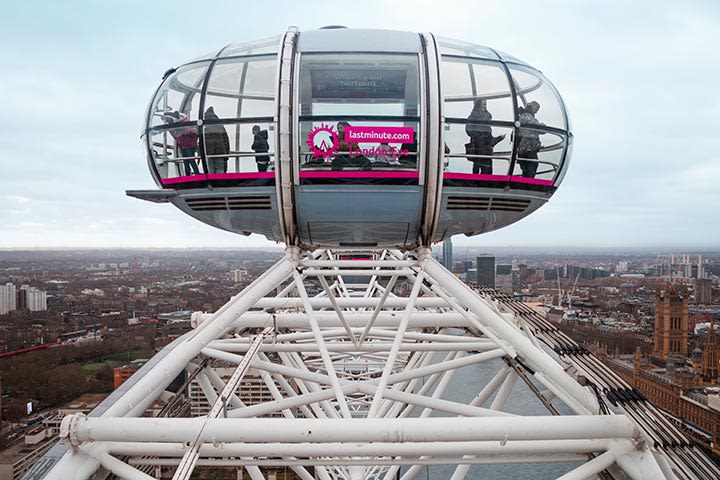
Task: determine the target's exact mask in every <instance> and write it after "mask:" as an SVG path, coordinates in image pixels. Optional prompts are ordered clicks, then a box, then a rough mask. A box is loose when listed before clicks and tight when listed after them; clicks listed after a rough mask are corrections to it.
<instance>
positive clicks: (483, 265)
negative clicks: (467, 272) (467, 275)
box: [475, 255, 495, 288]
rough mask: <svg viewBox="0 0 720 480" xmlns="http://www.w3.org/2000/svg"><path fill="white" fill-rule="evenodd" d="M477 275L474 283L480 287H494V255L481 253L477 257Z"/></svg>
mask: <svg viewBox="0 0 720 480" xmlns="http://www.w3.org/2000/svg"><path fill="white" fill-rule="evenodd" d="M476 262H477V276H476V280H475V283H477V284H478V285H480V286H482V287H489V288H495V257H494V256H493V255H481V256H479V257H477V259H476Z"/></svg>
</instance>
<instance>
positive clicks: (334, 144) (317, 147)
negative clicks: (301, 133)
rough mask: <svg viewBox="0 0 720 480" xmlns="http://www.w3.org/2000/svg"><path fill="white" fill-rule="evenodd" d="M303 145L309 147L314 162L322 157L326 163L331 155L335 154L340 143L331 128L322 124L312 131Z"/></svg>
mask: <svg viewBox="0 0 720 480" xmlns="http://www.w3.org/2000/svg"><path fill="white" fill-rule="evenodd" d="M305 143H306V144H307V146H308V147H310V151H311V152H312V154H313V156H314V157H315V160H317V159H318V158H320V157H322V158H323V159H325V161H327V160H330V158H331V157H332V155H333V153H335V152H337V150H338V144H339V143H340V142H339V140H338V135H337V132H336V131H335V130H334V129H333V127H332V126H330V125H325V124H324V123H323V124H321V125H320V126H319V127H315V128H314V129H312V131H311V132H310V133H309V134H308V136H307V140H306V141H305Z"/></svg>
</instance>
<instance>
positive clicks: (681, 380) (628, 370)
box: [606, 352, 720, 455]
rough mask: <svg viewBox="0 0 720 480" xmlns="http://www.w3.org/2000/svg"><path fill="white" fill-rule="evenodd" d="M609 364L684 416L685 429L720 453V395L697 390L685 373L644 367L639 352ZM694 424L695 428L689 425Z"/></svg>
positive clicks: (660, 403)
mask: <svg viewBox="0 0 720 480" xmlns="http://www.w3.org/2000/svg"><path fill="white" fill-rule="evenodd" d="M606 364H607V365H608V366H609V367H610V368H611V369H612V370H613V371H614V372H615V373H617V374H618V375H620V377H622V379H623V380H625V381H626V382H627V383H629V384H630V385H631V386H632V387H633V388H636V389H637V390H639V391H640V393H642V394H643V395H644V396H645V397H646V398H647V399H648V400H650V401H651V402H652V403H653V404H654V405H656V406H657V407H659V408H661V409H663V410H665V411H667V412H670V413H671V414H672V415H674V416H676V417H678V418H680V419H683V420H682V421H681V422H682V427H683V431H684V432H685V433H686V434H688V435H690V436H691V437H692V438H693V439H694V440H695V441H697V442H700V443H702V444H704V445H705V447H707V448H709V449H712V451H713V453H714V454H716V455H718V454H720V398H719V397H718V395H708V394H706V393H703V390H702V389H695V388H693V387H692V385H689V384H688V383H687V382H686V381H685V380H686V378H687V377H686V376H685V375H683V374H681V373H680V372H678V373H679V374H676V375H660V374H657V373H654V372H652V371H649V370H647V369H646V368H642V365H641V360H640V355H639V352H637V353H636V354H635V358H634V359H633V361H632V362H627V361H622V360H620V359H608V360H607V361H606ZM688 427H692V428H688ZM698 427H699V428H698Z"/></svg>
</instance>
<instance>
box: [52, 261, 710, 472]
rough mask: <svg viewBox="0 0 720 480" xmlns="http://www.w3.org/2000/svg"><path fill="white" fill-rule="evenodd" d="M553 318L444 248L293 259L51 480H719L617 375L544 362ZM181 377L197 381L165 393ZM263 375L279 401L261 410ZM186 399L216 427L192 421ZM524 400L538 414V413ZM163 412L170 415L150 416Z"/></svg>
mask: <svg viewBox="0 0 720 480" xmlns="http://www.w3.org/2000/svg"><path fill="white" fill-rule="evenodd" d="M501 300H502V299H501ZM540 318H541V317H539V316H537V315H536V314H535V317H533V315H532V314H528V313H527V312H525V313H523V312H522V311H520V310H514V307H513V305H512V302H503V301H498V299H496V298H493V297H492V295H490V294H489V293H488V292H479V291H477V290H473V289H471V288H470V287H468V286H467V285H465V284H464V283H462V282H461V281H460V280H459V279H457V278H456V277H455V276H454V275H453V274H452V273H451V272H449V271H447V270H446V269H445V268H444V267H443V266H442V265H440V264H439V263H438V262H437V261H436V260H435V259H433V258H432V257H431V254H430V250H429V249H418V250H416V251H414V252H404V253H403V252H400V251H393V250H383V251H374V252H373V251H369V252H358V251H338V250H317V251H314V252H312V253H301V251H300V250H299V249H297V248H294V247H289V248H288V249H287V251H286V255H285V257H284V258H283V259H281V260H280V261H279V262H278V263H277V264H276V265H274V266H273V267H272V268H270V269H269V270H268V271H266V272H265V273H264V274H263V275H262V276H261V277H259V278H258V279H257V280H255V281H254V282H253V283H252V284H251V285H249V286H248V287H247V288H245V289H244V290H243V291H242V292H241V293H240V294H238V295H237V296H235V297H233V298H232V299H231V300H230V301H229V302H228V303H227V304H226V305H225V306H223V307H222V308H221V309H219V310H218V311H217V312H215V313H211V314H210V313H199V312H198V313H196V314H194V315H193V324H194V329H193V330H192V331H191V332H189V333H187V334H185V335H184V336H182V337H180V338H179V339H177V340H176V341H175V342H173V343H172V344H170V345H168V346H167V347H166V348H165V349H164V350H163V351H161V352H160V353H159V354H158V355H157V356H156V358H155V359H153V361H151V362H149V363H148V364H147V365H146V366H145V367H143V368H142V369H141V370H139V371H138V373H137V374H136V375H135V376H133V377H132V378H131V379H130V380H128V381H127V382H126V383H125V384H123V385H122V386H121V387H120V389H118V390H117V391H116V392H115V393H114V394H113V395H112V396H111V397H109V399H108V400H107V401H106V402H105V403H104V404H103V405H101V406H100V408H98V409H96V411H94V412H93V413H91V414H90V415H89V416H84V415H82V414H76V415H70V416H68V417H66V418H65V419H64V420H63V423H62V428H61V438H62V441H63V442H64V443H63V444H61V445H59V446H58V447H60V446H62V448H64V449H65V451H64V452H63V451H60V452H59V454H58V455H57V457H58V458H60V460H59V462H57V464H56V465H54V467H53V468H52V469H51V470H50V471H49V473H48V474H47V476H46V477H45V478H58V479H60V478H62V479H65V478H76V479H80V478H90V477H91V476H92V475H93V474H94V473H95V472H96V471H106V472H110V473H112V474H114V475H115V476H117V477H120V478H128V479H133V480H134V479H150V478H156V477H157V476H158V475H162V474H163V472H165V473H164V475H168V476H166V477H165V478H169V475H173V477H172V478H174V479H181V478H190V476H191V474H192V473H193V471H194V470H195V469H196V468H201V467H238V468H242V469H243V471H244V472H246V473H247V474H249V475H250V477H251V478H252V479H264V478H269V477H267V476H266V475H268V472H269V471H271V469H272V468H275V469H277V468H282V469H286V470H287V471H290V470H291V471H292V472H294V474H295V475H296V477H297V478H301V479H307V480H309V479H313V478H318V479H325V480H327V479H385V480H390V479H395V478H401V479H405V480H409V479H412V478H415V477H416V476H417V475H418V474H419V473H421V472H423V470H424V469H425V468H426V467H427V466H442V467H441V468H442V469H443V470H442V471H443V472H446V474H443V478H452V479H454V480H459V479H462V478H466V475H467V474H468V472H469V471H470V470H471V469H472V468H484V467H483V466H482V465H485V464H508V463H533V464H546V463H557V464H560V466H559V467H558V470H555V472H561V473H562V477H561V478H563V479H580V478H593V477H594V476H596V475H603V478H633V479H651V478H652V479H660V478H713V476H714V475H715V472H717V470H716V469H715V470H713V469H714V468H715V467H714V466H713V465H712V462H710V461H709V460H708V459H707V458H706V457H705V456H704V455H703V454H702V453H701V452H698V451H696V450H695V449H692V448H691V447H690V446H689V445H688V444H687V441H686V442H685V444H684V445H678V444H676V445H674V446H672V448H671V447H669V446H665V445H664V444H663V443H662V442H658V441H657V438H655V437H654V436H653V435H654V433H653V431H652V428H655V429H658V428H659V427H658V426H655V427H651V428H650V429H648V425H647V423H648V422H645V423H643V421H641V420H639V418H642V417H638V415H640V414H639V413H638V412H637V411H631V409H630V408H628V406H627V405H623V404H622V403H621V402H615V405H614V406H612V405H610V404H609V402H608V401H607V398H606V397H605V396H603V394H602V392H606V393H607V392H608V391H609V390H608V385H607V383H608V382H609V381H608V380H607V376H606V377H605V378H606V380H605V383H603V381H602V380H599V379H598V378H596V377H597V376H598V375H597V374H595V376H593V375H594V374H593V373H592V371H591V368H590V367H589V366H588V365H587V364H581V363H580V362H578V361H574V360H573V359H572V358H571V357H570V356H568V355H567V352H562V351H560V352H559V355H558V354H556V353H554V352H552V351H551V350H550V349H549V348H546V347H545V346H544V344H543V343H541V341H540V339H543V340H544V337H543V333H542V332H541V331H540V330H541V329H542V328H541V327H542V325H540V326H539V325H538V324H537V323H533V322H537V321H539V319H540ZM548 332H549V330H548V329H546V331H545V334H546V336H547V335H548ZM546 343H547V342H546ZM583 365H584V366H583ZM478 371H482V372H483V374H482V375H473V376H471V375H469V374H468V372H478ZM221 372H225V373H221ZM182 373H184V374H185V376H184V379H185V385H183V386H182V387H181V388H180V389H179V390H178V392H177V393H172V392H170V391H168V390H166V389H167V388H168V385H170V383H171V382H172V381H173V380H174V379H175V378H176V377H177V376H178V375H179V374H182ZM250 376H252V377H255V378H259V379H260V381H261V383H262V384H263V385H264V388H265V389H266V391H267V392H269V393H268V396H267V397H266V398H263V399H260V400H259V401H255V402H251V401H248V400H247V398H246V395H245V394H246V393H247V392H245V391H244V390H245V389H247V388H250V387H248V385H249V383H248V379H249V378H250ZM481 377H483V378H484V379H483V378H481ZM615 380H617V381H620V380H618V379H617V378H616V377H615ZM620 382H621V381H620ZM188 385H196V390H197V391H198V392H200V393H199V397H200V398H199V400H198V399H196V400H197V401H199V402H201V403H203V405H205V406H206V408H205V410H204V413H203V414H201V415H196V416H193V415H190V414H188V409H187V408H182V404H183V402H187V396H186V395H185V394H184V392H185V391H186V389H187V388H189V387H188ZM598 387H602V388H598ZM458 388H460V389H461V390H463V391H464V392H465V395H464V396H465V397H466V398H459V397H463V395H458V394H457V391H458ZM518 397H520V398H521V400H520V401H521V402H522V403H527V402H528V399H531V400H536V402H535V403H536V406H535V409H534V410H533V409H532V408H530V409H529V410H528V409H527V408H525V410H524V411H526V412H527V411H532V412H533V413H532V414H531V415H527V414H523V413H522V412H520V411H518V408H517V401H516V398H518ZM158 399H163V400H164V402H165V403H166V407H165V408H164V409H163V410H162V411H161V412H160V413H159V415H158V416H155V417H143V416H142V415H143V413H144V412H145V411H146V410H147V409H148V408H149V407H150V406H151V404H153V403H154V402H155V401H156V400H158ZM191 400H192V398H191ZM609 407H610V408H609ZM636 410H637V409H636ZM638 411H639V410H638ZM645 414H647V412H645ZM644 418H645V419H647V418H648V417H644ZM651 420H652V419H651ZM652 421H655V422H660V423H662V420H658V419H655V420H652ZM677 434H678V435H680V436H682V434H680V433H679V432H677ZM673 449H674V450H673ZM681 449H682V452H680V450H681ZM678 452H680V453H678ZM683 452H684V453H683ZM688 459H689V460H688ZM687 465H695V467H693V468H694V471H693V470H692V469H691V468H688V467H687ZM433 468H437V467H433ZM275 471H276V470H275ZM153 474H154V475H155V476H156V477H153V476H151V475H153ZM238 475H239V474H238ZM238 478H240V477H239V476H238Z"/></svg>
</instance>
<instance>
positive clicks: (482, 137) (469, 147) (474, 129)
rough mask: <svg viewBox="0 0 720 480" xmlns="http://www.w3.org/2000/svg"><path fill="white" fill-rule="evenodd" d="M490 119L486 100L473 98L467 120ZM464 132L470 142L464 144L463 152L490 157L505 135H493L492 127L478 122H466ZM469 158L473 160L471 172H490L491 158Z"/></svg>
mask: <svg viewBox="0 0 720 480" xmlns="http://www.w3.org/2000/svg"><path fill="white" fill-rule="evenodd" d="M490 120H492V115H491V114H490V112H489V111H488V109H487V100H485V99H478V100H475V104H474V105H473V109H472V111H471V112H470V116H469V117H468V121H470V122H489V121H490ZM465 133H467V134H468V136H469V137H470V142H469V143H467V144H466V145H465V153H467V154H468V155H483V156H486V157H492V154H493V151H494V150H495V145H497V144H498V143H499V142H500V141H502V139H503V138H505V135H499V136H497V137H493V134H492V127H491V126H490V125H481V124H478V123H468V124H467V125H465ZM469 160H471V161H472V162H473V170H472V172H473V173H485V174H489V175H491V174H492V163H493V162H492V158H477V157H470V159H469Z"/></svg>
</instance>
